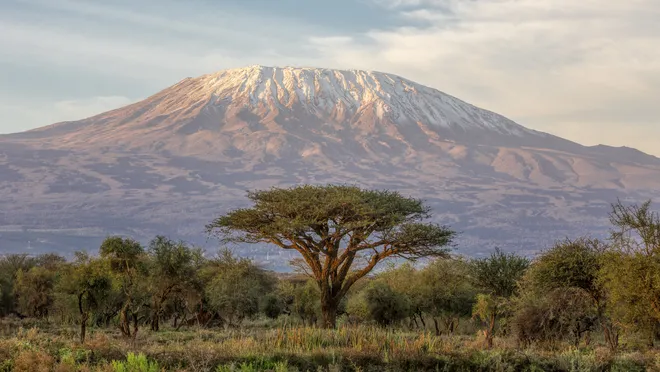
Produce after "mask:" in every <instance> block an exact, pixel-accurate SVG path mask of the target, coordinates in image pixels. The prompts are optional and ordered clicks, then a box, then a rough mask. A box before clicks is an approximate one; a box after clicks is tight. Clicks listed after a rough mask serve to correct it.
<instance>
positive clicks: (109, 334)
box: [0, 320, 660, 372]
mask: <svg viewBox="0 0 660 372" xmlns="http://www.w3.org/2000/svg"><path fill="white" fill-rule="evenodd" d="M594 344H595V346H592V347H589V348H581V349H576V348H573V347H570V346H568V345H564V344H559V345H544V346H543V347H542V348H540V347H536V348H528V349H525V350H519V349H517V348H516V347H515V345H514V344H513V343H512V342H511V341H509V340H508V339H507V338H498V339H496V342H495V348H494V349H492V350H489V351H485V350H483V349H482V342H481V340H480V339H479V337H478V336H476V335H456V336H440V337H436V336H434V335H433V334H432V333H430V332H422V331H412V330H402V329H401V330H385V329H381V328H377V327H348V326H342V327H339V328H338V329H337V330H323V329H318V328H303V327H297V326H296V327H286V328H269V327H265V326H264V325H263V324H251V325H249V326H246V327H245V328H242V329H234V330H220V329H216V330H208V329H197V328H190V329H186V330H180V331H175V330H173V329H164V330H162V331H160V332H157V333H156V332H153V333H152V332H150V331H148V330H144V331H140V333H139V334H138V336H137V338H136V340H135V342H132V341H131V340H127V339H125V338H123V337H121V335H120V334H119V332H115V331H114V330H113V329H93V330H92V331H91V334H90V337H89V339H88V341H87V342H86V343H85V345H80V344H79V343H78V342H77V330H76V329H75V328H68V327H62V326H54V325H52V324H48V323H45V322H39V323H35V322H34V321H32V322H22V321H18V320H12V321H10V320H3V321H0V361H2V362H0V371H2V372H5V371H6V372H9V371H17V372H19V371H20V372H28V371H36V372H41V371H43V372H46V371H57V372H69V371H116V372H143V371H144V372H155V371H163V370H164V371H646V370H650V371H653V370H660V352H657V351H653V350H651V351H636V350H635V348H634V347H632V346H631V347H626V348H624V349H623V350H622V351H621V352H619V353H618V354H617V355H612V354H610V353H609V352H608V351H607V349H606V348H605V347H602V346H599V345H598V344H597V343H594ZM640 350H641V349H640Z"/></svg>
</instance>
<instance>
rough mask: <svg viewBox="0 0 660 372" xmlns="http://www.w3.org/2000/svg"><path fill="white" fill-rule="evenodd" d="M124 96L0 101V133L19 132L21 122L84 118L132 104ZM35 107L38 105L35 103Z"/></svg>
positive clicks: (37, 122)
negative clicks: (46, 100) (0, 102)
mask: <svg viewBox="0 0 660 372" xmlns="http://www.w3.org/2000/svg"><path fill="white" fill-rule="evenodd" d="M134 101H135V100H132V99H130V98H128V97H123V96H99V97H91V98H84V99H78V100H65V101H54V102H38V103H37V102H31V103H30V104H26V103H24V102H9V103H8V102H6V101H5V103H3V104H0V112H2V113H3V117H2V121H0V133H12V132H17V131H20V130H21V129H24V128H22V125H21V124H22V123H26V122H30V123H36V124H37V125H39V126H44V125H48V124H53V123H58V122H62V121H73V120H80V119H84V118H88V117H90V116H94V115H96V114H100V113H102V112H106V111H110V110H114V109H116V108H120V107H123V106H126V105H128V104H130V103H133V102H134ZM37 105H38V106H39V107H38V108H37V107H36V106H37Z"/></svg>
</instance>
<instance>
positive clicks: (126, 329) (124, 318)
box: [119, 302, 131, 337]
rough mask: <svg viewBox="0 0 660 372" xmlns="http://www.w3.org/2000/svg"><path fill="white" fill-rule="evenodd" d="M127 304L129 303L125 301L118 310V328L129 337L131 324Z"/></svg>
mask: <svg viewBox="0 0 660 372" xmlns="http://www.w3.org/2000/svg"><path fill="white" fill-rule="evenodd" d="M128 306H129V303H128V302H126V303H125V304H124V306H123V307H122V308H121V311H120V312H119V329H120V330H121V333H122V334H123V335H124V336H126V337H131V326H130V323H129V319H128Z"/></svg>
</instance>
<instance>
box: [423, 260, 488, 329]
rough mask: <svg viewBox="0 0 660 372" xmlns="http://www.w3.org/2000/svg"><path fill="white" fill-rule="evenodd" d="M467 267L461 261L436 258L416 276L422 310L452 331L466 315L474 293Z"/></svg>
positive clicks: (466, 264)
mask: <svg viewBox="0 0 660 372" xmlns="http://www.w3.org/2000/svg"><path fill="white" fill-rule="evenodd" d="M469 270H470V267H469V264H468V262H466V261H465V260H462V259H452V260H445V259H438V260H435V261H433V262H431V263H430V264H429V265H428V266H426V267H425V268H424V269H422V270H421V271H420V273H419V281H418V282H417V283H416V288H417V291H418V292H419V294H420V295H419V299H420V303H421V307H422V309H424V311H425V312H427V313H428V314H431V315H432V316H434V317H439V318H441V319H442V321H443V323H444V324H445V328H446V330H447V331H449V332H453V330H454V328H455V326H456V325H457V323H458V320H459V319H460V318H461V317H466V316H470V313H471V311H472V307H473V306H474V303H475V296H476V294H477V290H476V288H475V287H474V285H473V284H472V283H471V278H470V271H469Z"/></svg>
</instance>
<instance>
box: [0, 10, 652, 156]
mask: <svg viewBox="0 0 660 372" xmlns="http://www.w3.org/2000/svg"><path fill="white" fill-rule="evenodd" d="M0 35H2V36H1V37H0V133H12V132H18V131H23V130H28V129H31V128H35V127H39V126H44V125H48V124H52V123H55V122H59V121H66V120H76V119H82V118H85V117H89V116H92V115H94V114H98V113H101V112H103V111H107V110H110V109H114V108H117V107H121V106H124V105H126V104H128V103H131V102H135V101H138V100H141V99H144V98H146V97H148V96H150V95H152V94H154V93H156V92H158V91H160V90H162V89H164V88H166V87H168V86H170V85H172V84H174V83H176V82H178V81H180V80H182V79H183V78H186V77H195V76H199V75H203V74H206V73H211V72H215V71H218V70H223V69H227V68H237V67H243V66H247V65H255V64H260V65H266V66H300V67H326V68H340V69H365V70H376V71H381V72H389V73H394V74H397V75H400V76H403V77H406V78H408V79H411V80H414V81H416V82H418V83H421V84H423V85H427V86H430V87H433V88H436V89H439V90H441V91H443V92H445V93H448V94H451V95H453V96H456V97H458V98H461V99H463V100H465V101H467V102H469V103H472V104H474V105H476V106H479V107H482V108H485V109H488V110H491V111H495V112H497V113H499V114H502V115H504V116H506V117H509V118H511V119H513V120H515V121H516V122H518V123H519V124H522V125H524V126H527V127H529V128H533V129H536V130H541V131H544V132H548V133H552V134H555V135H558V136H561V137H564V138H567V139H570V140H573V141H576V142H580V143H582V144H586V145H596V144H608V145H612V146H629V147H635V148H638V149H640V150H642V151H645V152H647V153H651V154H654V155H657V156H660V103H659V102H660V1H658V0H626V1H612V0H580V1H575V0H140V1H134V0H0Z"/></svg>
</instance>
